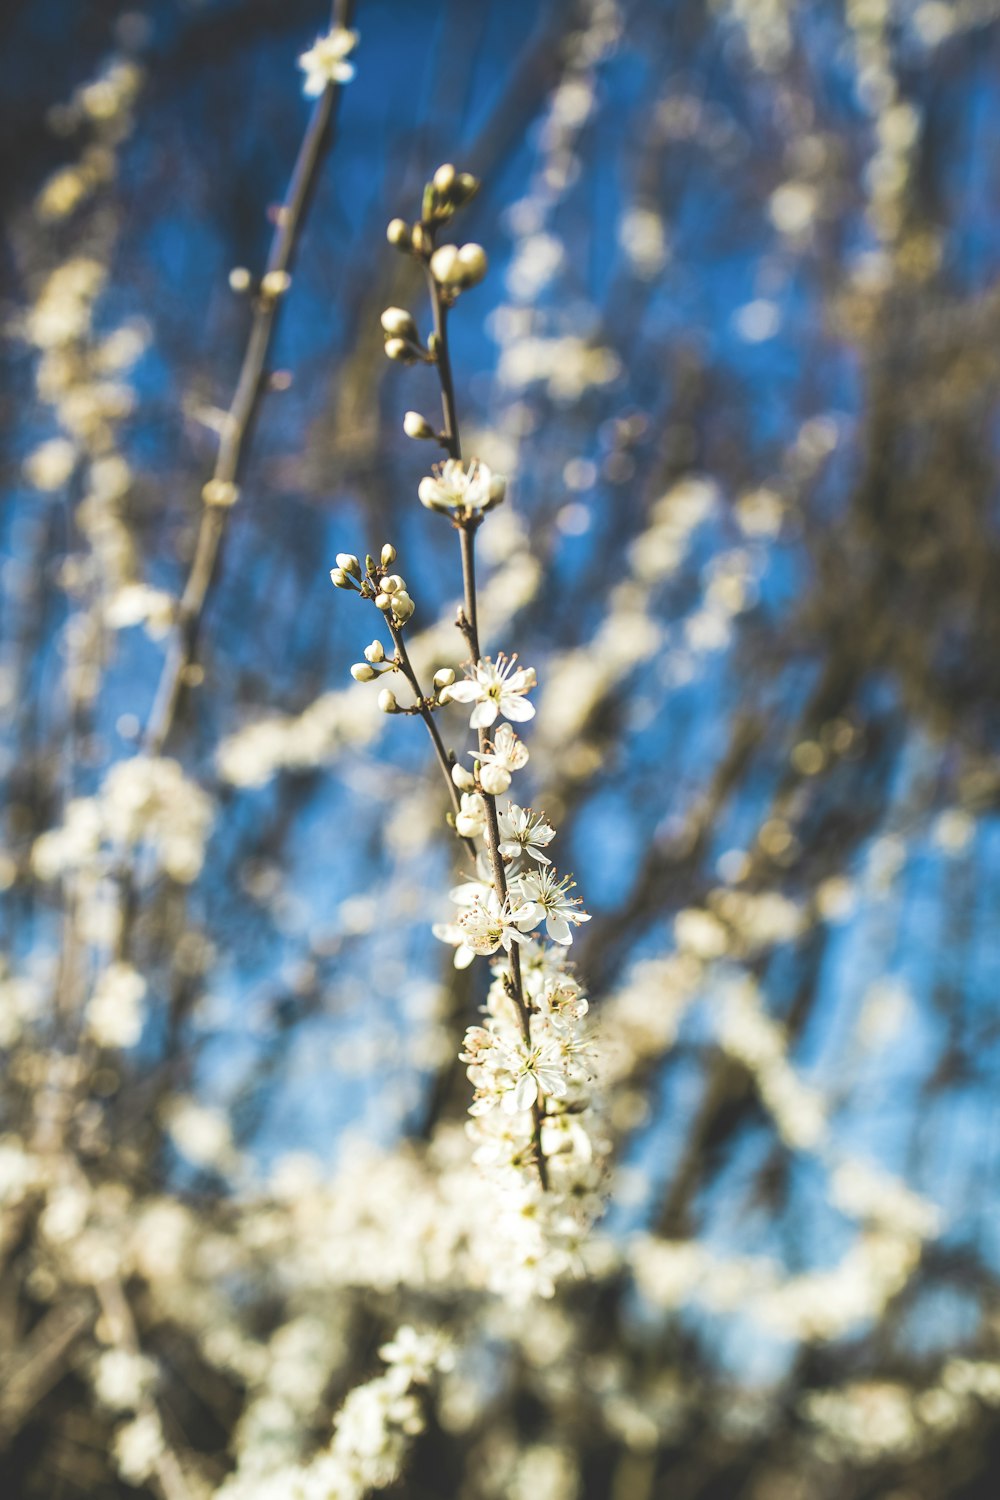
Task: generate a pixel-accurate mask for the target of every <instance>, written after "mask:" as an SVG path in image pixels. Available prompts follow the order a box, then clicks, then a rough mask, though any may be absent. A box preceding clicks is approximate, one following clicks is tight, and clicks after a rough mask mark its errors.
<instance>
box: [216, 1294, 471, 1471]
mask: <svg viewBox="0 0 1000 1500" xmlns="http://www.w3.org/2000/svg"><path fill="white" fill-rule="evenodd" d="M379 1354H380V1356H381V1358H382V1359H383V1360H384V1361H385V1363H386V1366H387V1368H386V1370H385V1372H384V1374H382V1375H377V1376H376V1377H375V1378H374V1379H372V1380H369V1381H367V1382H366V1383H365V1384H364V1385H360V1386H356V1387H355V1388H354V1390H352V1391H350V1392H349V1393H348V1395H347V1398H346V1400H345V1401H344V1404H343V1406H342V1407H341V1410H340V1413H339V1414H338V1416H337V1418H336V1421H335V1424H334V1427H335V1431H334V1436H333V1440H332V1442H331V1443H330V1444H329V1446H328V1447H327V1448H326V1449H324V1450H323V1451H322V1452H320V1453H319V1454H318V1455H317V1457H315V1458H314V1459H313V1460H312V1461H311V1462H310V1463H308V1464H295V1465H286V1466H284V1467H282V1468H281V1469H278V1470H272V1471H266V1472H264V1473H261V1474H257V1473H254V1474H246V1475H245V1474H240V1473H237V1474H236V1475H234V1476H233V1477H232V1478H231V1479H230V1480H228V1481H227V1482H226V1483H225V1484H224V1485H223V1486H222V1488H221V1489H219V1490H217V1491H216V1495H217V1497H218V1500H264V1497H265V1496H280V1497H281V1500H332V1497H333V1496H336V1497H337V1500H361V1497H362V1496H364V1495H367V1494H369V1493H370V1491H372V1490H374V1489H385V1488H387V1487H388V1486H389V1485H391V1484H393V1483H394V1482H395V1480H397V1479H398V1478H399V1476H400V1473H401V1471H402V1468H403V1462H404V1460H405V1458H406V1454H407V1451H408V1449H409V1446H410V1444H411V1442H412V1441H413V1439H414V1438H415V1437H417V1436H418V1435H419V1434H420V1433H421V1432H423V1430H424V1428H425V1426H426V1415H425V1409H424V1401H423V1399H422V1396H421V1392H422V1391H424V1390H426V1388H427V1387H428V1386H430V1385H431V1383H432V1382H433V1381H434V1379H435V1378H436V1376H437V1375H438V1373H439V1372H441V1371H446V1370H449V1369H450V1368H451V1367H452V1365H453V1363H454V1354H453V1352H452V1350H451V1348H450V1346H449V1344H448V1342H447V1340H446V1339H444V1338H443V1337H442V1336H441V1335H439V1334H437V1333H431V1332H419V1331H418V1330H417V1329H416V1328H413V1327H412V1326H411V1325H410V1324H404V1326H403V1327H402V1328H400V1329H399V1330H398V1331H397V1333H396V1335H395V1337H394V1338H393V1339H392V1340H390V1342H389V1343H387V1344H383V1345H382V1347H381V1348H380V1350H379Z"/></svg>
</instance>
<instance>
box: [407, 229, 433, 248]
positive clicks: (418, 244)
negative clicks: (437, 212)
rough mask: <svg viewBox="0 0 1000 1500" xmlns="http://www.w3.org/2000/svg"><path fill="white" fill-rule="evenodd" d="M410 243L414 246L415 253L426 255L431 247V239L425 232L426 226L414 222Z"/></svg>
mask: <svg viewBox="0 0 1000 1500" xmlns="http://www.w3.org/2000/svg"><path fill="white" fill-rule="evenodd" d="M410 244H411V246H412V248H413V253H414V255H426V254H427V251H428V250H429V249H430V248H431V247H430V241H429V240H428V238H427V235H426V234H425V232H424V226H423V225H422V224H414V226H413V228H412V230H411V231H410Z"/></svg>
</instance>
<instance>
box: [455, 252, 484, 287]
mask: <svg viewBox="0 0 1000 1500" xmlns="http://www.w3.org/2000/svg"><path fill="white" fill-rule="evenodd" d="M458 264H459V266H460V267H461V269H462V285H463V286H476V285H477V283H478V282H480V281H482V279H483V277H484V276H485V275H486V272H487V270H488V269H489V261H488V260H487V258H486V251H485V250H484V249H483V247H482V245H473V244H469V245H463V246H462V248H461V250H459V252H458Z"/></svg>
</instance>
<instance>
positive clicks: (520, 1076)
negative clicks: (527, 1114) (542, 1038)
mask: <svg viewBox="0 0 1000 1500" xmlns="http://www.w3.org/2000/svg"><path fill="white" fill-rule="evenodd" d="M518 1062H519V1064H520V1066H519V1068H518V1071H517V1073H516V1076H515V1083H514V1087H513V1088H512V1089H510V1090H509V1091H508V1092H507V1093H506V1094H504V1097H503V1104H502V1106H501V1107H502V1109H503V1110H504V1111H505V1113H506V1114H508V1115H515V1114H518V1113H519V1112H520V1111H521V1110H522V1109H530V1108H531V1106H532V1105H533V1104H534V1103H535V1102H536V1101H537V1099H538V1097H539V1095H540V1094H551V1095H552V1097H553V1098H554V1099H562V1098H563V1097H564V1096H565V1095H566V1094H567V1093H568V1091H569V1084H568V1083H567V1081H566V1073H565V1069H564V1067H563V1060H562V1055H561V1053H560V1051H559V1048H558V1047H557V1046H556V1045H555V1044H554V1043H552V1042H544V1043H543V1044H542V1045H541V1046H540V1047H532V1049H531V1051H530V1052H524V1051H522V1052H521V1055H520V1057H519V1059H518Z"/></svg>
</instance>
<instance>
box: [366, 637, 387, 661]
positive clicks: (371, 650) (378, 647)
mask: <svg viewBox="0 0 1000 1500" xmlns="http://www.w3.org/2000/svg"><path fill="white" fill-rule="evenodd" d="M365 661H375V662H378V661H385V647H384V646H383V645H382V642H381V641H372V643H371V645H370V646H366V647H365Z"/></svg>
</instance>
